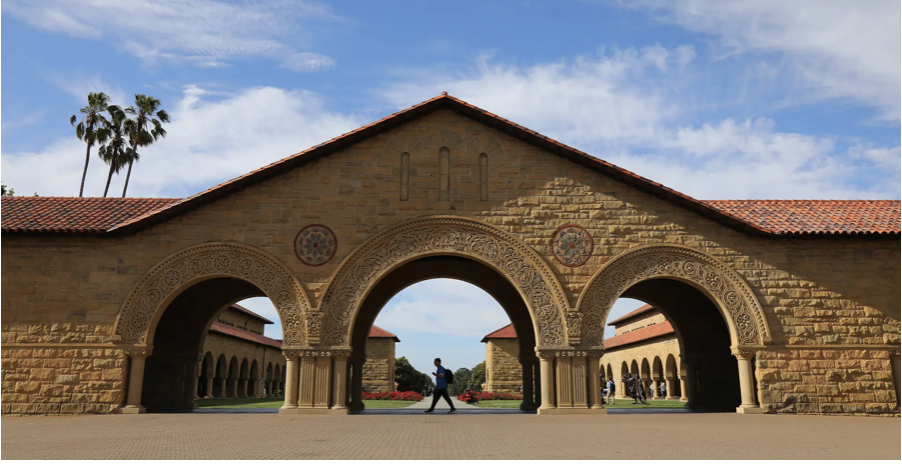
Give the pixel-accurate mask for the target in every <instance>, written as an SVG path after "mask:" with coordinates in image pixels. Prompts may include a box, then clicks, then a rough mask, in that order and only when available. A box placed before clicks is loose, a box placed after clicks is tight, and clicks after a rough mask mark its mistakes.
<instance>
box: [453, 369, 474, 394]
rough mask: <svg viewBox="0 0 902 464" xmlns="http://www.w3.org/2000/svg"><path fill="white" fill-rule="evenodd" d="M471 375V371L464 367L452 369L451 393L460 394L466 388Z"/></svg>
mask: <svg viewBox="0 0 902 464" xmlns="http://www.w3.org/2000/svg"><path fill="white" fill-rule="evenodd" d="M471 377H473V371H471V370H470V369H467V368H466V367H461V368H460V369H458V370H456V371H454V382H452V383H451V394H453V395H460V394H463V392H464V390H466V389H467V385H469V383H470V378H471Z"/></svg>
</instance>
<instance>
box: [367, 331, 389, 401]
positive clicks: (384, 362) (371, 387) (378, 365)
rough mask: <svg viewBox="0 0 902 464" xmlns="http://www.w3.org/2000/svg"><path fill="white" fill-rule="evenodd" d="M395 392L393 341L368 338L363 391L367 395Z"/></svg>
mask: <svg viewBox="0 0 902 464" xmlns="http://www.w3.org/2000/svg"><path fill="white" fill-rule="evenodd" d="M394 390H395V341H394V340H393V339H391V338H370V339H368V340H367V342H366V362H365V363H364V364H363V391H365V392H369V393H377V392H390V391H394Z"/></svg>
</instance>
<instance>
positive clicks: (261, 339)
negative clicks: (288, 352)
mask: <svg viewBox="0 0 902 464" xmlns="http://www.w3.org/2000/svg"><path fill="white" fill-rule="evenodd" d="M210 332H215V333H219V334H222V335H228V336H230V337H235V338H240V339H242V340H247V341H249V342H253V343H259V344H261V345H266V346H271V347H273V348H282V342H280V341H278V340H274V339H272V338H269V337H267V336H264V335H260V334H255V333H253V332H249V331H247V330H242V329H236V328H235V327H232V326H229V325H225V324H223V323H221V322H214V323H213V325H211V326H210Z"/></svg>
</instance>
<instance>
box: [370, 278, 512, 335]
mask: <svg viewBox="0 0 902 464" xmlns="http://www.w3.org/2000/svg"><path fill="white" fill-rule="evenodd" d="M510 323H511V322H510V318H508V316H507V313H505V312H504V309H503V308H502V307H501V305H499V304H498V302H497V301H495V299H494V298H492V297H491V296H490V295H489V294H488V293H486V292H485V291H483V290H482V289H480V288H479V287H476V286H474V285H472V284H468V283H466V282H461V281H459V280H452V279H433V280H427V281H425V282H420V283H418V284H414V285H411V286H410V287H407V288H406V289H404V290H403V291H402V292H401V293H398V294H397V295H395V297H394V298H392V299H391V300H390V301H389V302H388V303H386V305H385V307H384V308H383V309H382V312H381V313H379V317H378V318H377V319H376V325H378V326H379V327H382V328H384V329H386V330H388V331H390V332H394V333H402V332H403V333H431V334H446V335H457V336H466V337H474V336H475V337H478V338H481V337H482V336H484V335H485V334H487V333H489V332H492V331H494V330H497V329H500V328H501V327H504V326H506V325H508V324H510Z"/></svg>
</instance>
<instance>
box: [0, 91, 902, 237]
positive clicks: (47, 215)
mask: <svg viewBox="0 0 902 464" xmlns="http://www.w3.org/2000/svg"><path fill="white" fill-rule="evenodd" d="M441 109H450V110H454V111H457V112H458V113H460V114H462V115H464V116H466V117H469V118H471V119H473V120H475V121H478V122H480V123H483V124H485V125H487V126H489V127H491V128H493V129H496V130H499V131H500V132H502V133H505V134H507V135H510V136H512V137H514V138H517V139H520V140H522V141H524V142H526V143H529V144H532V145H534V146H536V147H539V148H541V149H544V150H547V151H549V152H551V153H554V154H556V155H558V156H561V157H563V158H565V159H568V160H570V161H572V162H574V163H577V164H579V165H581V166H585V167H587V168H589V169H592V170H595V171H597V172H600V173H602V174H604V175H607V176H609V177H611V178H613V179H615V180H618V181H620V182H623V183H625V184H627V185H630V186H632V187H635V188H637V189H639V190H641V191H643V192H646V193H648V194H651V195H653V196H656V197H658V198H661V199H663V200H665V201H668V202H670V203H673V204H675V205H677V206H681V207H683V208H686V209H688V210H690V211H693V212H695V213H697V214H699V215H701V216H702V217H705V218H708V219H711V220H714V221H717V222H720V223H722V224H725V225H727V226H730V227H733V228H736V229H738V230H741V231H744V232H746V233H752V234H765V235H783V234H793V235H794V234H805V233H810V234H843V235H846V234H894V235H899V233H900V232H899V222H900V219H899V218H900V215H899V202H898V201H896V202H895V203H894V204H892V203H891V202H890V203H887V202H879V201H864V202H860V203H861V204H858V203H856V202H854V201H849V202H833V204H832V205H822V206H819V207H817V208H807V209H805V208H795V209H791V210H788V211H787V210H786V209H785V208H784V212H783V213H779V214H778V213H775V212H774V211H776V209H775V208H776V207H771V208H770V209H768V210H766V211H764V210H762V209H761V208H760V207H758V208H755V207H752V206H750V205H751V204H752V203H747V204H745V205H742V206H740V205H735V204H730V203H734V202H728V201H718V202H705V201H700V200H697V199H695V198H692V197H690V196H688V195H686V194H683V193H680V192H677V191H676V190H673V189H671V188H668V187H666V186H664V185H662V184H660V183H658V182H654V181H651V180H649V179H646V178H645V177H642V176H640V175H638V174H635V173H633V172H630V171H627V170H626V169H623V168H621V167H618V166H615V165H613V164H611V163H608V162H606V161H603V160H601V159H598V158H596V157H594V156H592V155H589V154H588V153H585V152H582V151H580V150H577V149H575V148H572V147H569V146H567V145H565V144H563V143H561V142H558V141H556V140H554V139H551V138H549V137H546V136H544V135H542V134H539V133H537V132H535V131H533V130H530V129H527V128H525V127H523V126H520V125H519V124H516V123H514V122H511V121H509V120H507V119H504V118H502V117H499V116H497V115H495V114H493V113H490V112H488V111H485V110H483V109H481V108H478V107H476V106H473V105H471V104H469V103H467V102H465V101H463V100H460V99H457V98H455V97H452V96H450V95H446V94H442V95H439V96H437V97H435V98H431V99H429V100H426V101H424V102H422V103H419V104H417V105H414V106H411V107H410V108H407V109H405V110H402V111H398V112H396V113H394V114H392V115H390V116H387V117H385V118H382V119H380V120H379V121H375V122H373V123H371V124H367V125H365V126H363V127H360V128H358V129H355V130H353V131H351V132H348V133H346V134H343V135H341V136H338V137H336V138H334V139H332V140H329V141H327V142H324V143H321V144H319V145H316V146H314V147H311V148H309V149H307V150H304V151H302V152H300V153H297V154H294V155H291V156H289V157H287V158H284V159H282V160H279V161H277V162H275V163H272V164H270V165H267V166H264V167H261V168H259V169H257V170H254V171H252V172H249V173H247V174H245V175H242V176H239V177H236V178H234V179H232V180H230V181H227V182H223V183H221V184H219V185H217V186H215V187H212V188H210V189H207V190H205V191H203V192H200V193H198V194H196V195H193V196H191V197H189V198H185V199H183V200H171V199H138V198H135V199H124V200H126V201H121V200H123V199H118V198H116V199H112V198H108V199H93V198H91V199H88V198H85V199H79V198H56V199H53V198H48V199H38V200H45V201H48V202H50V203H48V204H45V205H43V207H41V208H39V209H37V210H35V209H33V205H36V204H40V202H36V203H31V202H29V200H28V199H29V198H30V197H13V198H15V199H13V200H8V199H7V198H9V197H7V198H4V199H3V204H2V208H3V209H4V210H6V209H7V208H8V206H7V204H8V201H9V202H10V203H9V207H11V208H13V211H14V213H13V216H12V217H11V218H7V217H5V216H6V215H5V214H4V217H3V219H4V221H3V232H4V233H41V232H43V233H51V232H53V233H81V234H103V233H104V232H106V233H110V234H113V233H115V234H128V233H134V232H136V231H139V230H143V229H145V228H148V227H152V226H153V225H155V224H159V223H161V222H164V221H166V220H169V219H171V218H173V217H177V216H179V215H181V214H185V213H187V212H189V211H192V210H194V209H197V208H199V207H201V206H203V205H205V204H208V203H210V202H213V201H215V200H217V199H219V198H222V197H225V196H227V195H230V194H232V193H234V192H237V191H240V190H242V189H245V188H247V187H249V186H251V185H254V184H256V183H259V182H262V181H265V180H267V179H271V178H273V177H275V176H277V175H280V174H282V173H284V172H286V171H288V170H290V169H294V168H296V167H299V166H303V165H304V164H307V163H309V162H312V161H315V160H317V159H320V158H322V157H324V156H328V155H330V154H332V153H335V152H337V151H340V150H343V149H345V148H347V147H349V146H351V145H353V144H355V143H358V142H360V141H363V140H366V139H368V138H370V137H373V136H375V135H378V134H381V133H383V132H385V131H388V130H391V129H393V128H395V127H398V126H400V125H402V124H405V123H407V122H409V121H412V120H414V119H416V118H419V117H422V116H424V115H426V114H430V113H432V112H434V111H437V110H441ZM95 200H102V201H109V203H101V202H95ZM128 200H131V201H133V202H135V203H136V204H132V203H131V202H129V201H128ZM117 201H119V202H118V203H117ZM801 203H805V202H801ZM808 203H812V202H808ZM840 203H844V204H842V205H840ZM138 204H140V205H141V207H138ZM759 204H760V202H759ZM72 205H74V206H72ZM832 206H836V207H837V208H839V209H840V210H856V212H855V213H854V214H851V213H850V214H846V213H837V212H836V211H833V210H832V209H831V207H832ZM29 207H31V209H29ZM865 211H867V213H865ZM4 213H5V211H4ZM796 214H804V215H808V216H810V218H809V220H806V221H803V222H804V225H799V224H795V223H793V224H787V221H790V220H791V219H792V220H798V219H797V218H795V217H794V216H795V215H796ZM774 217H779V218H780V219H775V218H774ZM6 220H12V222H11V223H9V224H7V221H6ZM790 222H791V221H790ZM771 227H773V228H771Z"/></svg>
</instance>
